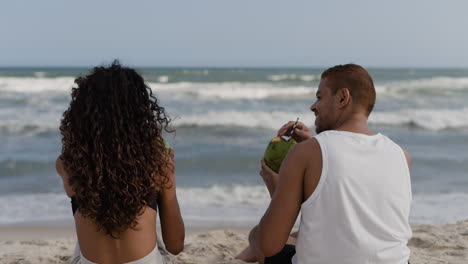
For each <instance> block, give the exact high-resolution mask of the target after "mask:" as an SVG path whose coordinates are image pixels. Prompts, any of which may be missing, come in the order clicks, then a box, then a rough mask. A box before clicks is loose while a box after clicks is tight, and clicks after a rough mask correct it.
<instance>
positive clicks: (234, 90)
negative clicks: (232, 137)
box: [149, 82, 315, 100]
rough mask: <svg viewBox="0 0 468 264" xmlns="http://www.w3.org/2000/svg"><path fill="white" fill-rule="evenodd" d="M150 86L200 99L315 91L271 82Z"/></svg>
mask: <svg viewBox="0 0 468 264" xmlns="http://www.w3.org/2000/svg"><path fill="white" fill-rule="evenodd" d="M149 85H150V87H151V88H152V89H153V91H154V92H156V93H157V94H159V93H161V94H170V95H171V96H175V97H177V98H183V97H187V96H189V97H195V98H198V99H208V100H209V99H218V100H219V99H221V100H236V99H249V100H254V99H256V100H258V99H265V98H270V97H275V98H278V97H283V98H291V97H298V96H304V95H310V96H311V97H312V94H313V93H314V92H315V90H314V88H311V87H305V86H293V87H281V86H274V85H272V84H269V83H241V82H222V83H192V82H179V83H168V84H160V83H149Z"/></svg>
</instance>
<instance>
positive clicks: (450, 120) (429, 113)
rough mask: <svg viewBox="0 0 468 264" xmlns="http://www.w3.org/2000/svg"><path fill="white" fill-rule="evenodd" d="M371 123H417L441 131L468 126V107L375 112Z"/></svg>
mask: <svg viewBox="0 0 468 264" xmlns="http://www.w3.org/2000/svg"><path fill="white" fill-rule="evenodd" d="M369 123H371V124H376V125H390V126H403V125H415V126H417V127H420V128H424V129H428V130H433V131H440V130H445V129H460V128H466V127H468V108H463V109H457V110H449V109H405V110H400V111H396V112H375V113H372V114H371V116H370V118H369Z"/></svg>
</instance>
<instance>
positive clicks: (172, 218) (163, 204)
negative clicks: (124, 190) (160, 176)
mask: <svg viewBox="0 0 468 264" xmlns="http://www.w3.org/2000/svg"><path fill="white" fill-rule="evenodd" d="M170 163H171V166H172V168H171V170H169V172H168V176H169V178H170V181H171V187H170V188H168V189H163V190H162V191H161V194H160V196H159V198H158V208H159V219H160V220H161V231H162V237H163V240H164V244H165V245H166V249H167V251H169V252H170V253H171V254H174V255H177V254H179V253H180V252H181V251H182V250H183V249H184V239H185V227H184V221H183V220H182V215H181V214H180V208H179V202H178V201H177V195H176V181H175V173H174V169H175V162H174V150H173V149H170Z"/></svg>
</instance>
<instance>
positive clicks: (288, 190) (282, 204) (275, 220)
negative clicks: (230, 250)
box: [250, 139, 321, 256]
mask: <svg viewBox="0 0 468 264" xmlns="http://www.w3.org/2000/svg"><path fill="white" fill-rule="evenodd" d="M317 153H318V154H319V155H321V152H320V147H319V145H318V142H317V141H316V140H315V139H311V140H308V141H306V142H304V143H301V144H298V145H296V146H295V147H294V148H293V149H292V150H291V151H290V152H289V153H288V155H287V156H286V159H285V160H284V162H283V164H282V165H281V169H280V172H279V177H278V178H279V179H278V185H277V186H276V190H275V192H274V193H273V197H272V200H271V202H270V205H269V207H268V209H267V211H266V212H265V214H264V216H263V217H262V220H261V221H260V224H259V225H258V226H257V227H256V228H254V229H253V230H252V232H251V235H250V240H251V244H252V246H254V249H256V250H258V251H259V252H260V253H261V255H263V256H272V255H274V254H276V253H278V252H279V251H281V249H282V248H283V247H284V245H285V244H286V241H287V239H288V237H289V234H290V232H291V229H292V227H293V226H294V223H295V222H296V218H297V216H298V214H299V211H300V208H301V204H302V202H303V198H304V194H303V190H304V186H303V183H304V176H305V174H306V171H307V167H308V166H309V165H310V162H309V160H310V159H314V157H315V156H316V155H317ZM320 162H321V160H320ZM320 165H321V164H320ZM319 177H320V175H319Z"/></svg>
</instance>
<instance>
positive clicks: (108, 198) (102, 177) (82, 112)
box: [60, 61, 173, 238]
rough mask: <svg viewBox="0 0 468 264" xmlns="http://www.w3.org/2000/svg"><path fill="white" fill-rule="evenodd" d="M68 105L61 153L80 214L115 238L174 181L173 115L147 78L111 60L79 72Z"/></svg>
mask: <svg viewBox="0 0 468 264" xmlns="http://www.w3.org/2000/svg"><path fill="white" fill-rule="evenodd" d="M75 83H76V84H77V85H78V88H73V89H72V93H71V103H70V107H69V108H68V109H67V110H66V111H65V112H64V113H63V119H62V120H61V125H60V132H61V134H62V144H63V146H62V160H63V161H64V165H65V168H66V170H67V172H68V174H69V175H70V182H69V183H70V186H71V187H72V189H73V190H74V192H75V196H74V198H75V199H76V201H77V203H78V204H79V205H80V209H79V211H80V214H81V215H82V216H83V217H86V218H89V219H91V220H93V221H95V222H96V223H97V225H98V227H99V230H104V231H105V232H106V234H108V235H110V236H111V237H113V238H119V236H120V234H121V233H122V232H123V231H125V230H127V229H129V228H131V229H135V230H136V225H137V216H139V215H141V214H142V213H143V209H144V208H145V207H146V206H149V205H150V204H151V202H153V201H154V200H155V199H157V197H158V194H159V193H160V191H161V190H163V188H168V187H170V185H171V184H172V183H171V182H170V180H169V176H168V175H167V171H168V169H172V168H170V166H171V163H170V162H169V160H168V153H167V150H166V148H165V142H164V139H163V138H162V135H161V134H162V132H163V130H164V131H166V132H168V133H170V132H173V130H172V129H170V128H169V125H170V122H171V119H170V118H169V117H168V116H167V115H166V113H165V109H164V108H163V107H161V106H159V105H158V100H157V99H156V97H155V96H153V94H152V91H151V88H149V87H148V86H147V85H146V84H145V82H144V80H143V78H142V77H141V76H140V75H139V74H138V73H137V72H136V71H135V70H134V69H131V68H126V67H122V66H120V64H119V62H118V61H114V62H113V64H112V65H110V66H109V67H104V66H101V67H95V68H94V69H93V70H92V72H91V73H90V74H89V75H87V76H84V77H79V78H77V79H76V80H75Z"/></svg>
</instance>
